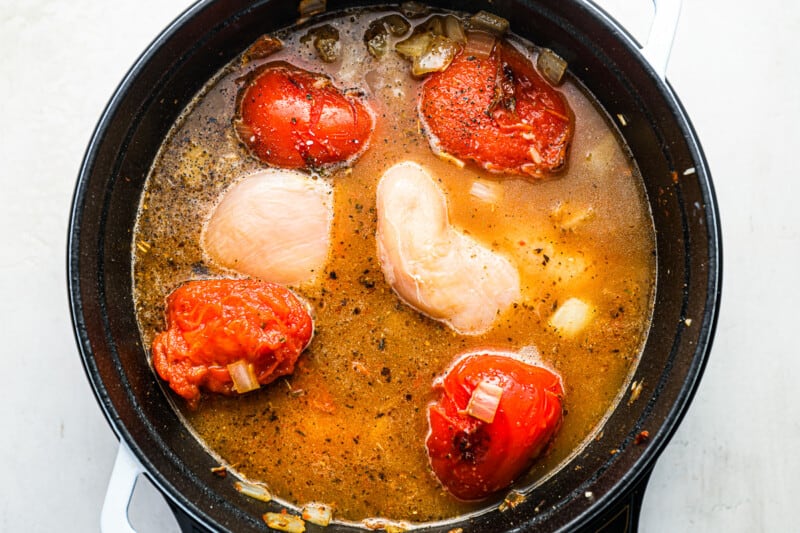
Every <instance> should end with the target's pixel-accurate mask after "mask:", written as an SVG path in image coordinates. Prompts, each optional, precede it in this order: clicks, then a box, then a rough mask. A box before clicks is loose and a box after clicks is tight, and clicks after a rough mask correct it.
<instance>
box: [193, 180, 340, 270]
mask: <svg viewBox="0 0 800 533" xmlns="http://www.w3.org/2000/svg"><path fill="white" fill-rule="evenodd" d="M332 220H333V190H332V187H331V185H330V184H329V183H328V182H327V181H325V180H323V179H319V178H317V179H315V178H312V177H311V176H309V175H307V174H304V173H302V172H299V171H294V170H280V169H269V170H263V171H260V172H258V173H256V174H252V175H250V176H247V177H245V178H243V179H242V180H241V181H239V182H237V183H235V184H234V185H233V186H232V187H231V188H230V189H229V190H228V191H227V192H226V193H225V195H224V197H223V198H222V200H221V201H220V203H219V204H218V205H217V207H216V209H215V210H214V211H213V213H212V214H211V217H210V219H209V221H208V224H207V225H206V227H205V231H204V232H203V236H202V244H203V249H204V250H205V252H206V254H207V255H208V256H209V257H210V258H211V259H212V260H213V261H215V262H216V263H218V264H220V265H222V266H224V267H227V268H229V269H232V270H235V271H237V272H240V273H242V274H245V275H247V276H252V277H255V278H259V279H262V280H264V281H271V282H275V283H282V284H300V283H303V282H306V281H310V280H313V279H314V277H315V276H316V274H318V273H319V272H320V271H321V270H322V269H324V266H325V263H326V262H327V259H328V250H329V248H330V234H331V222H332Z"/></svg>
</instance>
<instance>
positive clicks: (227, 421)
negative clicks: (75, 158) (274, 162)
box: [133, 11, 655, 522]
mask: <svg viewBox="0 0 800 533" xmlns="http://www.w3.org/2000/svg"><path fill="white" fill-rule="evenodd" d="M384 15H386V12H373V11H365V12H354V13H347V14H344V15H339V16H334V15H330V16H326V17H324V22H325V23H327V24H331V25H332V26H334V27H336V28H337V29H338V30H339V35H340V41H341V45H342V46H341V48H342V50H344V52H343V53H342V54H341V56H340V57H339V59H338V60H337V61H335V62H333V63H324V62H322V61H320V60H319V58H318V57H317V54H316V51H315V50H314V48H313V46H312V45H311V44H309V43H308V42H306V43H303V42H301V38H302V37H303V36H304V35H305V34H306V32H307V31H308V28H313V27H314V25H315V24H316V22H315V23H312V24H309V25H307V26H304V27H303V28H302V29H298V30H296V31H291V30H289V31H286V32H282V33H279V34H276V35H277V36H278V37H279V38H280V39H281V40H282V41H283V43H284V47H283V49H282V50H281V51H279V52H277V53H275V54H274V55H272V56H270V57H269V58H266V59H264V60H256V61H252V62H247V63H243V62H240V61H235V62H233V63H232V64H231V65H230V66H229V67H228V68H226V69H224V70H223V71H222V72H220V74H219V75H217V76H216V77H215V78H213V79H212V80H210V81H209V83H208V85H207V86H206V88H205V89H204V90H203V91H202V92H201V93H200V94H199V95H198V97H197V98H196V99H195V100H194V101H193V102H192V104H191V105H190V106H189V107H188V108H187V110H186V111H185V113H184V114H183V115H182V116H181V118H180V120H178V121H177V123H176V124H175V126H174V127H173V130H172V131H171V133H170V135H169V136H168V137H167V138H166V140H165V141H164V144H163V147H162V150H161V152H160V154H159V157H158V159H157V161H156V162H155V164H154V166H153V169H152V171H151V173H150V175H149V177H148V181H147V184H146V187H145V191H144V194H143V196H142V200H141V206H140V213H139V217H138V220H137V224H136V228H135V231H134V249H133V250H134V255H135V258H134V277H133V289H134V295H135V299H136V306H137V315H138V319H139V325H140V328H141V332H142V337H143V341H144V342H145V344H146V345H148V346H149V345H150V344H151V342H152V340H153V338H154V337H155V335H156V334H157V333H158V332H160V331H163V330H164V328H165V321H164V309H165V299H166V296H167V295H168V294H169V293H170V292H171V291H173V290H174V289H175V288H177V287H178V286H180V285H181V284H182V283H184V282H186V281H187V280H190V279H203V278H223V277H237V276H238V275H237V274H236V273H235V272H232V271H229V270H226V269H223V268H220V267H218V266H215V265H214V264H213V262H210V261H208V260H207V258H206V257H205V256H204V254H203V251H202V249H201V247H200V234H201V231H202V227H203V224H204V223H205V222H206V220H207V219H208V216H209V213H210V212H211V210H212V209H213V208H214V206H215V205H216V203H217V202H218V201H219V198H220V196H221V195H222V193H223V192H224V191H225V190H226V189H227V188H228V187H229V186H230V185H231V184H232V183H233V182H235V181H236V180H237V179H239V178H241V177H242V176H244V175H247V174H249V173H252V172H254V171H256V170H258V169H259V168H263V165H264V163H262V162H260V161H258V160H256V159H254V158H253V157H252V156H251V154H250V152H249V151H248V149H247V148H246V147H245V146H243V145H242V144H241V143H240V142H239V138H238V137H237V135H236V133H235V132H234V130H233V126H232V121H233V118H234V112H235V104H236V98H237V94H238V92H239V88H240V82H237V80H241V79H242V78H243V77H244V76H246V75H247V74H248V72H250V71H252V70H254V69H257V68H258V67H259V65H261V64H264V63H267V62H271V61H287V62H290V63H291V64H292V65H294V66H296V67H298V68H302V69H305V70H308V71H312V72H318V73H320V74H324V75H327V76H329V77H330V79H331V80H332V81H333V83H335V85H336V86H337V87H338V88H340V89H342V90H348V89H354V90H358V91H362V92H363V94H364V96H363V98H364V99H365V101H366V102H367V104H368V105H369V106H370V107H371V109H372V110H373V111H374V115H375V116H374V118H375V127H374V131H373V132H372V134H371V139H370V146H369V148H368V149H367V150H366V151H365V152H364V153H363V154H362V155H361V156H360V157H359V158H358V159H357V160H356V161H355V162H354V163H353V164H352V165H349V166H338V167H332V168H330V169H328V170H325V171H323V172H322V174H321V175H319V176H318V178H317V179H326V180H331V183H332V184H333V188H334V220H333V228H332V235H331V243H332V245H331V249H330V256H329V259H328V262H327V264H326V266H325V270H324V272H320V273H319V274H318V275H317V277H316V279H315V280H314V281H312V282H309V283H305V284H302V285H299V286H295V287H291V288H292V290H294V291H295V292H296V293H297V294H298V295H300V296H302V297H303V298H304V299H306V300H307V301H308V302H309V303H310V304H311V305H312V307H313V313H314V320H315V332H314V338H313V340H312V342H311V344H310V345H309V347H308V348H307V349H306V351H305V352H303V354H301V355H300V357H299V358H298V359H297V362H296V366H295V370H294V373H293V374H291V375H287V376H284V377H281V378H279V379H277V380H276V381H274V382H272V383H271V384H269V385H266V386H263V387H261V389H260V390H258V391H255V392H252V393H248V394H246V395H241V396H221V395H213V394H208V395H205V396H204V397H203V398H202V399H201V401H200V404H199V406H198V408H197V409H195V410H188V409H187V408H186V406H185V404H184V403H182V402H181V401H176V402H175V405H176V409H178V410H180V411H181V413H182V415H183V416H184V417H185V419H186V421H187V424H188V425H189V427H190V428H191V430H192V431H193V432H194V433H195V434H196V435H197V437H198V438H199V439H200V440H201V441H202V442H203V443H204V444H205V445H206V446H207V447H208V449H209V451H210V453H212V454H214V455H215V456H216V457H217V458H218V459H219V460H220V461H221V462H222V463H223V464H227V465H230V466H231V467H232V468H234V469H235V470H237V471H238V472H240V473H242V474H243V475H245V476H247V477H248V478H249V479H252V480H260V481H263V482H265V483H266V484H267V485H268V486H269V487H270V489H271V491H272V493H273V494H274V495H275V496H276V497H278V498H281V499H283V500H284V501H288V502H290V503H294V504H298V505H302V504H303V503H306V502H309V501H318V502H325V503H328V504H331V505H333V506H334V507H335V509H336V515H335V516H336V518H338V519H344V520H356V521H358V520H362V519H364V518H368V517H375V516H380V517H385V518H389V519H395V520H406V521H411V522H424V521H429V520H438V519H444V518H448V517H452V516H456V515H460V514H463V513H468V512H471V511H475V510H479V509H482V508H484V507H486V506H492V505H496V504H497V503H498V501H499V500H502V498H503V496H504V493H503V492H502V491H501V492H499V493H498V494H497V495H495V496H494V497H492V498H489V499H488V500H485V501H482V502H477V503H475V502H472V503H470V502H464V501H461V500H459V499H457V498H454V497H453V495H451V494H450V493H448V492H447V491H446V490H445V489H444V488H443V487H442V486H441V484H440V483H439V482H438V481H437V479H436V478H435V477H434V476H433V474H432V472H431V467H430V463H429V458H428V454H427V450H426V446H425V440H426V436H427V432H428V419H427V411H428V405H429V404H430V403H431V402H433V401H435V400H436V399H437V398H438V397H439V393H438V392H437V391H435V390H434V389H433V382H434V380H435V379H436V378H437V377H440V376H441V375H442V374H443V373H444V372H445V371H446V370H447V369H448V368H449V367H450V365H451V364H452V362H453V361H454V360H455V359H456V358H457V357H459V356H460V355H461V354H464V353H467V352H476V351H481V350H484V351H486V350H490V351H491V350H500V351H510V352H517V351H524V352H526V353H529V354H530V353H532V354H534V355H535V359H536V360H537V361H539V362H540V363H541V364H543V365H544V366H546V367H548V368H550V369H552V370H553V371H555V372H556V373H558V374H559V375H560V376H561V378H562V383H563V392H564V396H563V406H564V409H565V411H566V414H565V416H564V418H563V421H562V424H561V427H560V429H559V431H558V433H557V434H556V436H555V439H554V441H553V443H552V445H551V447H550V449H549V450H548V452H547V454H546V455H545V456H544V457H542V458H541V459H539V460H538V461H536V462H535V463H534V464H533V465H532V466H531V468H530V470H529V471H528V473H527V474H524V475H523V476H522V477H521V478H520V479H519V480H518V483H519V484H520V485H522V486H524V485H525V484H527V483H534V482H536V481H537V480H541V479H543V478H545V477H546V476H548V475H550V474H551V473H552V472H554V471H556V470H557V469H558V467H559V465H561V464H563V463H564V461H566V460H567V459H568V458H569V457H571V456H572V455H573V454H574V453H576V451H577V450H579V449H580V448H581V446H582V444H583V443H585V442H587V440H589V439H591V438H593V437H594V436H596V435H597V434H598V432H599V431H600V430H601V428H602V423H603V421H604V419H605V417H606V415H607V413H608V412H609V411H610V410H611V409H612V408H613V407H614V406H615V405H616V404H617V402H618V401H619V400H620V398H621V397H622V395H623V394H624V391H625V390H626V387H627V385H628V384H629V381H630V377H631V375H632V371H633V370H634V369H635V366H636V363H637V361H638V358H639V354H640V350H641V347H642V344H643V342H644V339H645V336H646V333H647V328H648V323H649V316H650V312H651V305H652V298H653V280H654V268H655V267H654V264H655V261H654V235H653V228H652V221H651V218H650V214H649V210H648V207H647V202H646V199H645V197H644V192H643V187H642V184H641V177H640V176H639V175H638V171H637V170H636V168H635V165H634V164H633V163H632V161H631V159H630V156H629V154H628V152H627V151H626V149H625V147H624V146H623V145H622V144H621V142H620V140H619V137H618V135H617V133H616V132H615V131H614V129H613V127H611V126H610V122H609V120H608V118H607V116H606V115H605V114H604V112H603V111H602V110H600V109H599V107H598V106H597V105H596V104H595V103H594V102H593V100H592V98H591V96H590V95H588V94H587V93H586V92H585V91H584V90H583V89H582V87H581V86H580V84H579V83H578V82H576V81H575V80H573V79H572V78H570V77H569V76H567V79H566V81H565V82H564V84H562V85H561V86H559V87H558V91H559V92H560V93H561V94H562V95H563V96H564V98H565V100H566V101H567V102H568V104H569V106H570V108H571V109H572V111H573V113H574V120H575V122H574V137H573V140H572V144H571V148H570V151H569V157H568V160H567V165H566V168H565V170H564V172H563V173H561V174H558V175H557V176H555V177H550V178H546V179H525V178H522V177H519V176H502V175H498V174H493V173H491V172H488V171H487V170H485V169H483V168H481V167H480V166H479V165H477V164H474V163H471V162H467V164H466V165H465V166H464V167H463V168H460V167H459V166H457V165H455V164H453V163H452V162H451V161H448V160H446V159H442V158H440V157H438V156H437V155H435V154H434V153H433V152H432V150H431V148H430V146H429V142H428V139H427V137H426V136H425V134H424V132H422V131H421V130H420V127H419V118H418V106H417V104H418V99H417V98H418V95H419V94H420V88H421V83H422V80H421V79H415V78H413V77H412V76H411V75H410V73H409V67H408V63H407V62H406V61H404V60H403V59H402V58H400V57H398V56H397V54H395V53H394V52H392V51H391V49H390V51H389V52H387V53H386V54H385V55H384V56H383V57H382V58H381V59H375V58H373V57H371V56H370V55H369V54H368V53H367V51H366V47H365V46H364V43H363V35H364V32H365V30H366V28H367V27H368V25H369V23H370V22H371V21H372V20H374V19H376V18H378V17H381V16H384ZM424 20H425V19H412V20H410V22H411V23H412V24H417V23H419V22H420V21H424ZM391 39H394V38H393V37H390V40H391ZM509 42H510V45H509V46H514V47H515V49H517V50H518V51H519V53H521V54H523V55H528V56H529V57H530V58H531V59H535V55H536V50H535V49H534V48H533V47H532V45H530V44H529V43H526V42H524V41H522V40H520V39H518V38H515V37H513V36H512V37H511V38H510V39H509ZM534 64H535V61H534ZM406 160H410V161H414V162H417V163H419V164H420V165H422V166H424V167H425V168H426V169H427V170H428V171H429V172H430V173H431V174H432V175H433V176H435V178H436V180H437V183H438V184H439V185H440V186H441V188H442V189H443V190H444V191H445V193H446V195H447V204H448V215H449V217H450V221H451V223H452V224H453V225H455V226H456V227H457V228H459V230H461V231H464V232H467V233H468V234H469V235H471V236H472V237H474V238H476V239H478V240H480V241H481V242H482V243H484V244H485V245H487V246H490V247H491V248H492V249H493V250H495V251H497V252H498V253H502V254H504V255H505V256H506V257H508V258H509V260H511V261H512V262H513V263H514V264H515V265H517V268H518V270H519V273H520V281H521V292H522V296H521V301H519V302H515V304H514V305H513V308H512V309H510V310H509V311H508V312H506V313H504V314H503V315H502V316H500V317H498V320H497V321H496V323H495V325H494V327H493V328H492V329H491V330H489V331H488V332H487V333H485V334H483V335H480V336H464V335H459V334H456V333H455V332H453V331H452V330H450V329H449V328H448V327H447V326H445V325H443V324H442V323H440V322H436V321H434V320H431V319H429V318H427V317H425V316H423V315H421V314H420V313H418V312H417V311H415V310H413V309H411V308H410V307H409V306H407V305H406V304H404V303H403V302H402V301H400V300H399V299H398V297H397V296H396V294H395V293H394V292H393V291H392V290H391V288H390V287H389V285H388V284H387V282H386V280H385V279H384V276H383V273H382V272H381V269H380V265H379V262H378V259H377V257H376V242H375V220H376V214H375V192H376V184H377V181H378V180H379V178H380V177H381V175H382V173H383V172H384V171H385V170H386V169H387V168H389V167H391V166H392V165H394V164H396V163H398V162H400V161H406ZM487 192H488V194H487ZM569 298H579V299H581V300H582V301H586V302H588V303H589V304H590V307H591V309H592V311H591V316H590V318H591V319H590V321H589V323H588V325H587V326H586V327H585V328H584V329H583V330H582V331H581V332H580V333H579V334H576V335H573V336H568V335H564V334H562V333H560V332H559V330H556V329H555V328H554V327H553V326H552V325H551V324H550V319H551V318H552V316H553V313H554V311H555V310H556V309H557V308H558V307H559V306H560V304H562V303H563V302H564V301H566V300H568V299H569ZM154 379H156V378H155V377H154ZM178 400H180V398H178Z"/></svg>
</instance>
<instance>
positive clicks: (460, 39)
mask: <svg viewBox="0 0 800 533" xmlns="http://www.w3.org/2000/svg"><path fill="white" fill-rule="evenodd" d="M444 35H445V37H447V38H448V39H451V40H453V41H455V42H457V43H460V44H464V43H466V42H467V34H466V33H465V32H464V25H463V24H461V21H460V20H459V19H458V18H456V17H454V16H453V15H447V16H446V17H445V18H444Z"/></svg>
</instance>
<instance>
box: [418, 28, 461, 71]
mask: <svg viewBox="0 0 800 533" xmlns="http://www.w3.org/2000/svg"><path fill="white" fill-rule="evenodd" d="M459 49H460V47H459V45H458V44H457V43H455V42H454V41H451V40H450V39H448V38H447V37H441V36H439V35H435V36H434V37H433V39H432V40H431V43H430V46H429V47H428V49H427V50H425V52H424V53H423V54H422V55H420V56H419V57H418V58H416V59H415V60H414V64H413V65H412V67H411V73H412V74H413V75H414V76H423V75H425V74H428V73H430V72H441V71H442V70H444V69H446V68H447V67H449V66H450V63H451V62H452V61H453V59H454V58H455V57H456V54H458V51H459Z"/></svg>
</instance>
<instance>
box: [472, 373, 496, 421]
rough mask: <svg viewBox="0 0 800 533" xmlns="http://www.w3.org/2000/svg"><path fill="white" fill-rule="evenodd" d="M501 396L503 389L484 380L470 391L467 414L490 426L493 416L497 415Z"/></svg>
mask: <svg viewBox="0 0 800 533" xmlns="http://www.w3.org/2000/svg"><path fill="white" fill-rule="evenodd" d="M502 396H503V387H501V386H500V385H497V384H496V383H492V382H491V381H489V380H486V379H484V380H483V381H481V382H480V383H478V386H477V387H475V390H473V391H472V396H470V398H469V404H467V414H468V415H469V416H471V417H473V418H477V419H478V420H483V421H484V422H486V423H487V424H491V423H492V422H494V415H495V414H496V413H497V407H498V406H499V405H500V398H501V397H502Z"/></svg>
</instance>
